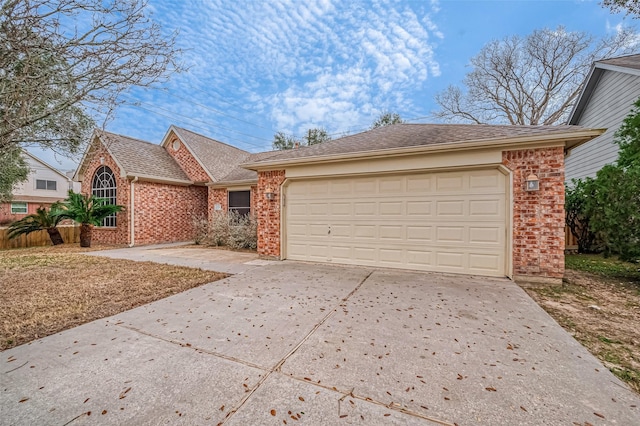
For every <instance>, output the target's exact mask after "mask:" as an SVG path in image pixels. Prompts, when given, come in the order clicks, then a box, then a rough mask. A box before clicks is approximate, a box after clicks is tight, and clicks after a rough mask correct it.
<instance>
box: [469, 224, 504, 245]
mask: <svg viewBox="0 0 640 426" xmlns="http://www.w3.org/2000/svg"><path fill="white" fill-rule="evenodd" d="M502 236H504V231H503V230H502V229H501V228H500V227H499V226H493V227H476V226H472V227H470V228H469V243H470V244H480V245H486V244H492V245H500V244H504V240H503V238H502Z"/></svg>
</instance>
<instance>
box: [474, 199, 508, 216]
mask: <svg viewBox="0 0 640 426" xmlns="http://www.w3.org/2000/svg"><path fill="white" fill-rule="evenodd" d="M502 213H503V208H502V202H501V200H500V199H498V198H494V199H491V200H470V201H469V215H470V216H491V217H492V218H496V217H499V216H502Z"/></svg>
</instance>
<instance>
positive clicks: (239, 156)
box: [172, 126, 249, 182]
mask: <svg viewBox="0 0 640 426" xmlns="http://www.w3.org/2000/svg"><path fill="white" fill-rule="evenodd" d="M172 129H173V130H174V132H175V133H176V134H177V135H178V137H179V138H180V139H181V140H182V142H184V143H185V144H186V145H187V146H188V147H189V149H190V150H191V151H192V152H193V155H195V156H196V158H197V159H198V160H199V161H200V162H201V164H202V165H203V167H204V168H205V171H206V172H207V173H208V174H209V176H211V178H212V180H213V181H214V182H218V181H220V180H222V178H223V177H225V176H226V175H228V174H229V173H231V171H233V170H234V169H235V168H236V167H237V165H238V164H240V163H241V162H242V160H243V159H245V158H246V157H247V156H248V155H249V153H248V152H247V151H243V150H241V149H240V148H236V147H234V146H231V145H227V144H225V143H222V142H219V141H217V140H215V139H211V138H208V137H206V136H203V135H199V134H197V133H194V132H192V131H190V130H187V129H182V128H180V127H175V126H172Z"/></svg>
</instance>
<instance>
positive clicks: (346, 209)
mask: <svg viewBox="0 0 640 426" xmlns="http://www.w3.org/2000/svg"><path fill="white" fill-rule="evenodd" d="M330 207H331V214H332V215H334V216H351V215H352V214H353V206H352V204H351V203H343V202H335V203H331V204H330Z"/></svg>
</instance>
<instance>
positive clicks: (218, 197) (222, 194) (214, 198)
mask: <svg viewBox="0 0 640 426" xmlns="http://www.w3.org/2000/svg"><path fill="white" fill-rule="evenodd" d="M228 201H229V198H228V196H227V190H226V188H211V187H209V202H208V207H207V212H208V218H209V220H211V218H212V215H213V214H214V213H215V212H216V210H214V206H215V205H216V204H220V210H219V211H221V212H226V211H227V210H228V209H229V203H228Z"/></svg>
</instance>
